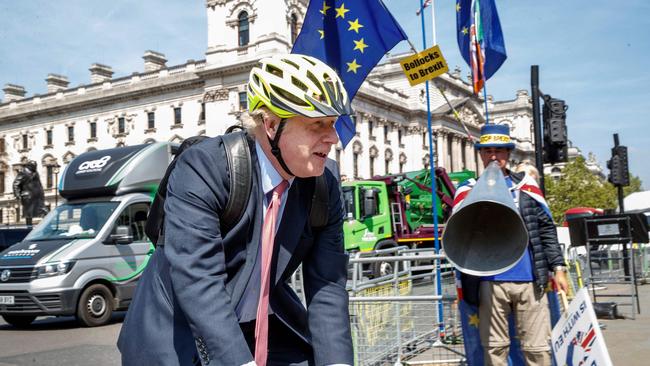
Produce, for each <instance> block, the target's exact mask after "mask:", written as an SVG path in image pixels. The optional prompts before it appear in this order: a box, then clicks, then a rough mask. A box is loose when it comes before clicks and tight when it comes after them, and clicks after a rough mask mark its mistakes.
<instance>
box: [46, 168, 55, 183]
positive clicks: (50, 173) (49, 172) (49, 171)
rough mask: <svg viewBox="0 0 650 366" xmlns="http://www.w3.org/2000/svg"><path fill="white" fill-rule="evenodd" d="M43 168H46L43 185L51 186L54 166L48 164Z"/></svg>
mask: <svg viewBox="0 0 650 366" xmlns="http://www.w3.org/2000/svg"><path fill="white" fill-rule="evenodd" d="M45 169H46V170H47V177H46V182H47V183H46V185H45V187H46V188H52V186H53V185H54V179H53V178H54V166H52V165H48V166H46V167H45Z"/></svg>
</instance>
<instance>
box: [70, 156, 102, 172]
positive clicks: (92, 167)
mask: <svg viewBox="0 0 650 366" xmlns="http://www.w3.org/2000/svg"><path fill="white" fill-rule="evenodd" d="M109 160H111V156H110V155H106V156H103V157H101V158H99V159H97V160H89V161H84V162H83V163H81V164H79V168H77V171H76V172H75V174H76V175H81V174H89V173H101V171H102V169H104V167H105V166H106V164H108V161H109Z"/></svg>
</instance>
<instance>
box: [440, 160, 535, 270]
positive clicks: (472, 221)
mask: <svg viewBox="0 0 650 366" xmlns="http://www.w3.org/2000/svg"><path fill="white" fill-rule="evenodd" d="M527 246H528V231H527V230H526V225H525V224H524V220H523V219H522V217H521V215H520V214H519V210H518V209H517V206H516V205H515V202H514V200H513V198H512V193H511V192H510V190H509V189H508V187H507V185H506V181H505V178H504V176H503V172H502V171H501V168H499V165H498V163H497V162H495V161H493V162H491V163H490V164H489V165H488V167H487V168H486V169H485V171H484V172H483V174H482V175H481V177H480V178H479V179H478V181H477V182H476V185H475V186H474V188H473V189H472V190H471V191H470V192H469V193H468V194H467V197H466V198H465V200H464V201H462V202H461V204H460V206H459V207H458V208H454V213H453V214H452V215H451V217H450V218H449V220H448V221H447V225H445V231H444V232H443V234H442V247H443V249H444V251H445V254H446V255H447V258H448V259H449V261H450V262H451V263H452V264H453V265H454V266H456V268H457V269H458V270H460V271H461V272H464V273H467V274H471V275H475V276H490V275H496V274H499V273H503V272H505V271H507V270H509V269H510V268H512V267H514V266H515V264H517V262H518V261H519V259H521V257H522V256H523V255H524V253H525V250H526V248H527Z"/></svg>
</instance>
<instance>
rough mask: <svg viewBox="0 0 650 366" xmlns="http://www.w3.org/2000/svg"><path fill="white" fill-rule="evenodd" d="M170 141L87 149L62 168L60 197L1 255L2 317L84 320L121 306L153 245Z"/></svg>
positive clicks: (105, 317) (99, 319) (93, 322)
mask: <svg viewBox="0 0 650 366" xmlns="http://www.w3.org/2000/svg"><path fill="white" fill-rule="evenodd" d="M175 148H176V146H175V145H172V144H170V143H154V144H148V145H137V146H128V147H120V148H114V149H108V150H100V151H91V152H87V153H84V154H82V155H79V156H78V157H77V158H76V159H74V160H73V161H72V162H70V164H69V165H68V167H67V168H66V170H65V171H64V173H63V176H62V178H61V181H60V184H59V191H60V194H61V196H63V197H64V198H65V201H64V203H63V204H61V205H60V206H58V207H56V208H55V209H54V210H52V211H51V212H50V213H49V214H48V215H47V216H45V218H44V219H43V221H42V222H41V223H40V224H38V225H37V226H36V227H35V228H34V229H33V230H32V231H31V232H30V233H29V234H28V235H27V237H25V239H24V240H23V241H22V242H20V243H18V244H16V245H14V246H12V247H10V248H8V249H6V250H5V251H3V252H2V253H0V315H2V317H3V318H4V320H5V321H7V322H8V323H10V324H13V325H15V326H26V325H28V324H30V323H31V322H32V321H33V320H34V319H35V318H36V317H37V316H42V315H76V316H77V318H78V319H79V321H80V322H81V323H82V324H84V325H86V326H97V325H101V324H105V323H106V322H107V321H109V319H110V317H111V314H112V312H113V311H114V310H118V309H126V308H127V307H128V305H129V303H130V302H131V297H132V295H133V293H134V290H135V287H136V284H137V280H138V278H139V276H140V274H141V273H142V271H143V270H144V268H145V266H146V265H147V262H148V260H149V257H150V256H151V254H152V253H153V250H154V247H153V245H152V244H151V242H150V241H149V240H148V239H147V237H146V236H145V233H144V227H145V222H146V220H147V214H148V211H149V206H150V203H151V201H152V198H153V196H154V194H155V191H156V189H157V188H158V183H159V182H160V180H161V179H162V177H163V175H164V173H165V170H166V169H167V166H168V165H169V163H170V161H171V159H172V156H173V152H174V151H173V150H174V149H175Z"/></svg>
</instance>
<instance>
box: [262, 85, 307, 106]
mask: <svg viewBox="0 0 650 366" xmlns="http://www.w3.org/2000/svg"><path fill="white" fill-rule="evenodd" d="M271 88H272V89H273V93H275V94H277V95H279V96H280V97H282V98H284V99H285V100H288V101H289V102H291V103H293V104H296V105H299V106H302V107H309V104H307V103H305V102H304V101H303V100H301V99H300V98H298V97H296V96H295V95H293V94H291V93H289V92H288V91H286V90H284V89H282V88H278V87H277V86H275V85H271Z"/></svg>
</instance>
